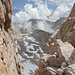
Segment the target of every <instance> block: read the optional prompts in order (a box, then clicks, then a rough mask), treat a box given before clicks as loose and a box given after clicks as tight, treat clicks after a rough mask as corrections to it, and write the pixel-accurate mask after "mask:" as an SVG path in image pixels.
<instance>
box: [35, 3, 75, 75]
mask: <svg viewBox="0 0 75 75" xmlns="http://www.w3.org/2000/svg"><path fill="white" fill-rule="evenodd" d="M35 75H75V4H74V6H73V8H72V11H71V13H70V15H69V17H68V18H67V20H66V21H65V22H64V23H63V24H62V25H61V27H60V29H59V30H57V31H56V32H54V33H53V35H52V36H50V38H49V54H43V55H42V56H41V58H40V60H39V64H38V68H37V70H35Z"/></svg>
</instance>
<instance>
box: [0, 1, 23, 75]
mask: <svg viewBox="0 0 75 75" xmlns="http://www.w3.org/2000/svg"><path fill="white" fill-rule="evenodd" d="M11 8H12V2H11V0H0V75H23V72H22V68H21V66H20V62H19V59H18V56H17V54H16V45H15V43H14V36H13V31H12V27H11V15H12V9H11Z"/></svg>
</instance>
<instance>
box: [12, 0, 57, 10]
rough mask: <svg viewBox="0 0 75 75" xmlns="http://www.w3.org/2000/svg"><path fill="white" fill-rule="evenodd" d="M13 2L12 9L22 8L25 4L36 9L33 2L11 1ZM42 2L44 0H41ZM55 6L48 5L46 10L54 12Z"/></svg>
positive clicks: (24, 0) (25, 0) (23, 0)
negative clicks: (31, 5)
mask: <svg viewBox="0 0 75 75" xmlns="http://www.w3.org/2000/svg"><path fill="white" fill-rule="evenodd" d="M12 1H13V7H17V8H21V9H22V8H23V7H24V6H25V5H26V4H33V7H36V5H35V3H34V1H27V0H19V1H18V0H12ZM43 1H44V2H45V1H46V0H43ZM56 7H57V6H56V5H52V4H48V8H49V9H52V10H55V9H56Z"/></svg>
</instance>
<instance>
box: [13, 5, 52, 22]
mask: <svg viewBox="0 0 75 75" xmlns="http://www.w3.org/2000/svg"><path fill="white" fill-rule="evenodd" d="M50 14H51V10H50V9H48V7H47V5H46V4H41V5H39V6H37V7H35V8H33V6H32V4H26V5H25V6H24V10H21V11H19V12H18V13H16V14H15V15H13V22H16V23H25V22H26V21H28V20H29V19H36V18H37V19H43V20H47V19H48V17H47V16H49V15H50Z"/></svg>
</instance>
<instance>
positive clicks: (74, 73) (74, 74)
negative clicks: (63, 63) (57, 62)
mask: <svg viewBox="0 0 75 75" xmlns="http://www.w3.org/2000/svg"><path fill="white" fill-rule="evenodd" d="M64 74H65V75H75V64H72V65H69V66H68V67H67V68H66V69H65V71H64Z"/></svg>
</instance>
